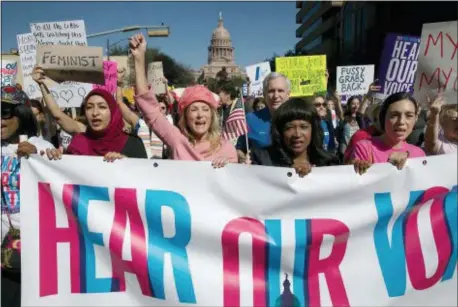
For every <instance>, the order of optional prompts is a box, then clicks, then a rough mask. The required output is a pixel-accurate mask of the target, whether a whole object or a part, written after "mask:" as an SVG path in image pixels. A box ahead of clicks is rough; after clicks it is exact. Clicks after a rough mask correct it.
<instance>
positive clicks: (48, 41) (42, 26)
mask: <svg viewBox="0 0 458 307" xmlns="http://www.w3.org/2000/svg"><path fill="white" fill-rule="evenodd" d="M30 29H31V30H32V34H33V35H34V36H35V39H36V41H37V44H38V45H69V46H87V38H86V28H85V26H84V20H73V21H58V22H43V23H32V24H30Z"/></svg>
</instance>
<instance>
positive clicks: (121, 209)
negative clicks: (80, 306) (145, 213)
mask: <svg viewBox="0 0 458 307" xmlns="http://www.w3.org/2000/svg"><path fill="white" fill-rule="evenodd" d="M114 205H115V215H114V221H113V228H112V230H111V235H110V251H111V253H112V256H113V257H112V258H111V259H112V266H113V277H114V278H116V280H117V282H119V287H118V290H119V291H121V292H124V291H126V280H125V276H124V272H129V273H133V274H135V275H137V279H138V282H139V284H140V287H141V289H142V293H143V295H147V296H153V295H152V291H151V286H150V283H149V277H148V259H147V254H146V252H147V251H146V248H145V246H146V235H145V230H144V228H143V222H142V219H141V216H140V212H139V210H138V204H137V193H136V190H135V189H116V190H115V204H114ZM127 217H129V226H130V227H129V228H130V232H131V236H130V237H131V243H130V244H131V246H130V250H131V257H132V261H127V260H122V250H123V248H122V247H123V244H124V242H123V241H124V236H125V232H126V224H127Z"/></svg>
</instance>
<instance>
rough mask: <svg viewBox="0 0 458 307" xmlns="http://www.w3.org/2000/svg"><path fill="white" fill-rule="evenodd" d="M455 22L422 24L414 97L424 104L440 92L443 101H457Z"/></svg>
mask: <svg viewBox="0 0 458 307" xmlns="http://www.w3.org/2000/svg"><path fill="white" fill-rule="evenodd" d="M457 28H458V22H457V21H450V22H438V23H426V24H423V28H422V30H421V43H420V54H419V56H418V68H417V74H416V77H415V85H414V95H415V98H416V99H417V100H418V101H419V102H421V103H423V104H425V103H426V101H427V99H426V96H427V95H429V96H430V97H431V98H432V97H434V96H435V95H437V94H438V93H439V92H443V93H444V95H445V98H446V102H447V103H449V104H455V103H457V101H458V30H457Z"/></svg>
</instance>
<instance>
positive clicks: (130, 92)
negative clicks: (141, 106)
mask: <svg viewBox="0 0 458 307" xmlns="http://www.w3.org/2000/svg"><path fill="white" fill-rule="evenodd" d="M134 94H135V93H134V89H133V88H123V89H122V96H123V97H126V98H127V100H128V101H129V103H130V104H134V103H135V99H134Z"/></svg>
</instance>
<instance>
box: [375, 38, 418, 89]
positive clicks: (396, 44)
mask: <svg viewBox="0 0 458 307" xmlns="http://www.w3.org/2000/svg"><path fill="white" fill-rule="evenodd" d="M419 52H420V37H418V36H407V35H398V34H396V33H388V34H387V36H386V38H385V45H384V47H383V52H382V58H381V60H380V66H379V71H378V79H379V81H380V85H381V89H380V93H377V94H379V95H381V96H382V97H386V96H389V95H391V94H394V93H397V92H409V93H413V84H414V82H415V73H416V72H417V65H418V54H419Z"/></svg>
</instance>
